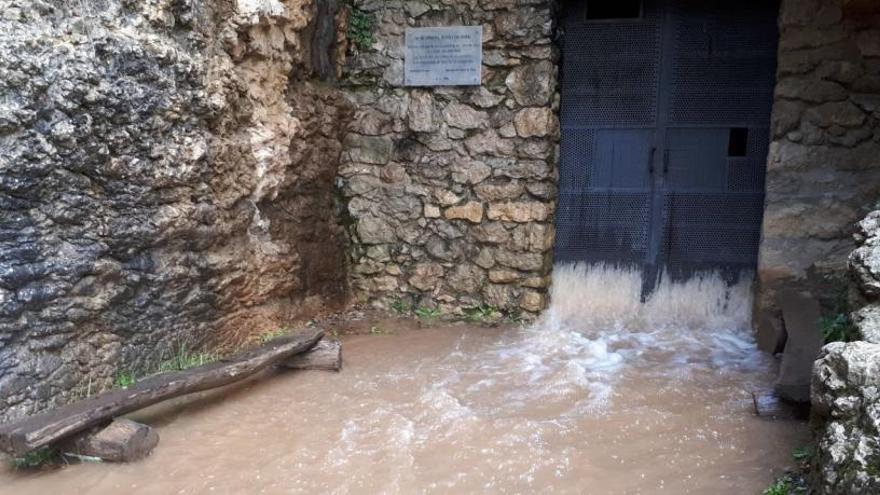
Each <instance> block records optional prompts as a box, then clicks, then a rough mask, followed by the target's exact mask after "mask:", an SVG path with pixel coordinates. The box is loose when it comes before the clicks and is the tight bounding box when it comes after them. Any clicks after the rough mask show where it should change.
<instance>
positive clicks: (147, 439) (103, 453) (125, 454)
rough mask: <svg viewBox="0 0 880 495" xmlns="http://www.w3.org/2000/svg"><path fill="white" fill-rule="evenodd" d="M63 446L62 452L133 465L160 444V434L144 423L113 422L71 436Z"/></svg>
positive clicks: (126, 420) (129, 421)
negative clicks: (132, 463) (103, 426)
mask: <svg viewBox="0 0 880 495" xmlns="http://www.w3.org/2000/svg"><path fill="white" fill-rule="evenodd" d="M63 443H64V445H63V446H62V450H64V451H65V452H72V453H74V454H77V455H84V456H89V457H99V458H101V459H103V460H105V461H108V462H133V461H137V460H140V459H143V458H144V457H147V456H148V455H150V453H151V452H152V451H153V449H154V448H155V447H156V445H157V444H158V443H159V434H158V433H156V430H155V429H153V428H152V427H150V426H147V425H145V424H141V423H136V422H134V421H132V420H130V419H116V420H114V421H113V422H112V423H110V425H108V426H107V427H105V428H99V429H97V430H95V431H89V432H87V433H80V434H78V435H74V436H73V437H72V438H71V439H70V440H69V441H65V442H63Z"/></svg>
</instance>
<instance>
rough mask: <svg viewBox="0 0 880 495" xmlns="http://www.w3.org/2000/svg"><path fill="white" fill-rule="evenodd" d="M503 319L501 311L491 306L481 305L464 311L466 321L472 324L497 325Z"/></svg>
mask: <svg viewBox="0 0 880 495" xmlns="http://www.w3.org/2000/svg"><path fill="white" fill-rule="evenodd" d="M501 318H502V314H501V311H499V310H498V308H496V307H495V306H491V305H489V304H481V305H479V306H474V307H471V308H465V310H464V319H465V320H467V321H469V322H472V323H483V324H492V323H497V322H498V320H500V319H501Z"/></svg>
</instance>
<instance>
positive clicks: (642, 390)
mask: <svg viewBox="0 0 880 495" xmlns="http://www.w3.org/2000/svg"><path fill="white" fill-rule="evenodd" d="M640 290H641V277H640V274H639V273H637V272H634V271H629V270H621V269H615V268H612V267H607V266H593V267H585V266H562V267H557V269H556V270H555V273H554V279H553V286H552V293H551V296H552V300H551V301H552V302H551V306H550V308H549V309H548V310H547V311H546V313H545V314H544V315H543V316H542V318H541V319H540V320H539V321H538V322H536V323H535V324H533V325H531V326H529V327H527V328H507V329H490V328H481V327H467V326H462V325H457V326H451V327H443V328H433V329H423V330H410V329H409V328H411V327H412V325H411V323H410V322H407V321H405V320H404V321H394V322H375V324H376V325H379V326H381V327H383V328H384V329H386V330H395V331H397V332H398V333H397V334H396V335H360V336H355V337H351V338H348V339H346V340H345V342H344V346H345V368H344V369H343V371H342V372H341V373H339V374H332V373H324V372H308V373H301V374H296V375H295V376H292V377H291V376H290V374H283V375H279V376H276V377H273V378H272V379H271V380H264V381H260V382H259V383H257V384H255V385H252V386H251V387H250V388H249V389H245V390H240V391H238V392H235V393H233V394H231V395H226V396H224V397H223V398H222V400H218V401H215V402H212V403H211V404H210V405H208V406H199V407H195V408H194V410H191V411H185V413H179V412H174V413H172V414H164V415H163V414H159V415H158V417H157V418H152V419H151V418H147V419H148V420H151V421H153V422H154V424H157V422H158V424H159V431H160V435H161V436H162V442H161V443H160V446H159V448H158V449H157V451H156V453H155V454H154V455H153V456H152V457H151V458H149V459H147V460H146V461H143V462H141V463H138V464H137V465H132V466H93V465H89V466H76V467H75V468H70V469H65V470H63V471H60V472H57V473H51V474H49V475H41V476H40V477H39V478H37V477H31V478H30V479H28V478H20V477H19V478H13V479H11V480H10V484H6V481H7V480H0V481H3V482H4V486H9V487H10V489H12V490H13V492H14V493H20V494H23V495H24V494H29V493H33V494H37V493H52V492H53V491H55V492H58V490H59V487H63V490H62V492H63V491H65V490H66V491H82V490H86V491H87V492H88V493H100V494H103V493H108V494H109V493H120V492H121V491H125V492H131V493H156V494H160V493H162V494H164V493H297V494H299V493H302V494H306V493H331V494H339V495H349V494H350V495H355V494H358V495H359V494H373V493H383V494H421V493H425V494H428V493H430V494H434V493H437V494H441V493H537V492H540V493H587V494H589V493H595V494H603V495H604V494H616V493H646V494H647V493H650V494H653V493H676V494H678V493H707V494H709V493H711V494H718V493H730V494H743V493H759V492H760V490H761V488H763V487H764V486H766V485H767V483H768V482H769V480H770V479H772V477H773V475H774V474H775V473H778V472H779V470H781V469H782V468H784V467H786V465H787V462H788V453H789V452H790V450H791V448H792V447H794V446H797V445H800V444H801V443H802V442H804V441H805V439H806V437H807V432H806V428H804V427H802V425H798V424H793V423H771V422H767V421H764V420H761V419H758V418H756V417H754V415H753V414H752V409H751V407H752V406H751V395H750V391H751V390H753V389H757V388H764V387H767V386H768V385H769V384H770V383H771V380H772V366H771V365H772V363H771V362H770V361H769V360H768V359H767V358H765V357H764V356H762V355H761V354H760V353H759V352H758V351H757V349H756V348H755V344H754V342H753V340H752V338H751V332H750V330H749V310H750V308H751V292H750V287H749V281H748V280H743V281H742V282H740V283H739V284H737V285H735V286H732V287H728V286H727V285H726V284H725V283H724V282H723V281H722V280H721V278H720V277H718V276H717V275H712V274H706V275H703V276H699V277H695V278H694V279H692V280H690V281H688V282H686V283H682V284H674V283H668V282H667V283H662V284H661V285H660V286H659V287H658V288H657V289H656V290H655V292H654V294H653V295H652V296H651V297H650V298H649V299H648V300H647V301H646V302H645V303H641V302H640V301H639V296H640ZM370 324H371V325H373V324H374V323H373V322H371V323H370ZM7 475H8V473H7Z"/></svg>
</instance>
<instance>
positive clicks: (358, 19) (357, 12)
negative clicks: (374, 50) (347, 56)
mask: <svg viewBox="0 0 880 495" xmlns="http://www.w3.org/2000/svg"><path fill="white" fill-rule="evenodd" d="M375 25H376V18H375V17H374V16H373V14H371V13H369V12H365V11H363V10H361V9H359V8H357V7H351V15H350V16H349V18H348V39H349V41H351V43H352V44H353V45H354V46H356V47H357V49H358V50H361V51H366V50H369V49H370V47H372V46H373V43H375V42H376V38H375V37H374V35H373V29H374V27H375Z"/></svg>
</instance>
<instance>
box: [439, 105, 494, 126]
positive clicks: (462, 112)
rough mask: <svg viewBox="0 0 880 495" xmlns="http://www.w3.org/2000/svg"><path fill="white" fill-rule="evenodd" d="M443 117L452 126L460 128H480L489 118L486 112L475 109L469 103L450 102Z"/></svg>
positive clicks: (444, 110)
mask: <svg viewBox="0 0 880 495" xmlns="http://www.w3.org/2000/svg"><path fill="white" fill-rule="evenodd" d="M443 119H444V120H445V121H446V123H447V124H449V125H450V126H452V127H457V128H459V129H478V128H480V127H483V126H485V125H486V122H487V121H488V120H489V117H488V115H487V114H486V112H482V111H480V110H474V109H473V108H471V107H469V106H468V105H463V104H461V103H450V104H449V105H447V106H446V108H445V109H443Z"/></svg>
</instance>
